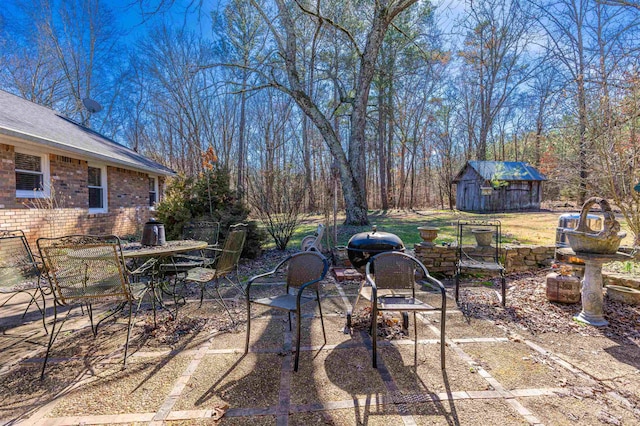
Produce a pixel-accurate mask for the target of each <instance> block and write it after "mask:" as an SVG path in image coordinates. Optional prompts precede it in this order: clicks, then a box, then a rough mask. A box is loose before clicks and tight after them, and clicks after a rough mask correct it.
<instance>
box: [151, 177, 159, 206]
mask: <svg viewBox="0 0 640 426" xmlns="http://www.w3.org/2000/svg"><path fill="white" fill-rule="evenodd" d="M157 202H158V179H157V178H155V177H153V176H149V207H153V206H155V205H156V203H157Z"/></svg>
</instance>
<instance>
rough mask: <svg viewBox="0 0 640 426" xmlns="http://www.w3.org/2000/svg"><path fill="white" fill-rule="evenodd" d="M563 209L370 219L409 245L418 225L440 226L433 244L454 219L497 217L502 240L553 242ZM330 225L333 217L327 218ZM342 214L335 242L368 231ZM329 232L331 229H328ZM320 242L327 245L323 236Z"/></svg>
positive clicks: (294, 243) (299, 234) (305, 227)
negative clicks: (555, 210) (500, 226)
mask: <svg viewBox="0 0 640 426" xmlns="http://www.w3.org/2000/svg"><path fill="white" fill-rule="evenodd" d="M562 213H563V212H550V211H542V212H515V213H498V214H474V213H466V212H460V211H456V210H454V211H451V210H425V211H395V210H394V211H386V212H385V211H381V210H374V211H369V221H370V222H371V224H372V225H377V227H378V230H381V231H386V232H392V233H394V234H396V235H398V236H399V237H400V239H401V240H402V241H403V242H404V244H405V246H407V247H412V246H413V244H415V243H419V242H421V241H422V240H421V239H420V234H419V232H418V230H417V228H418V227H419V226H435V227H437V228H439V231H438V238H436V240H435V242H436V244H441V243H448V242H453V241H455V239H456V226H455V225H456V222H457V221H458V220H461V219H463V220H466V219H475V220H489V219H498V220H500V222H501V223H502V234H503V242H504V243H514V242H519V243H521V244H539V245H552V244H555V238H556V227H557V226H558V217H559V216H560V215H561V214H562ZM324 220H325V219H324V217H323V216H320V215H316V216H309V217H308V218H306V219H305V221H304V222H303V224H302V225H300V226H299V227H298V229H297V230H296V232H295V234H294V235H293V237H292V239H291V241H290V242H289V245H288V247H289V248H298V247H300V241H301V240H302V238H303V237H304V236H306V235H310V234H313V232H315V230H316V227H317V225H318V223H322V222H324ZM618 220H620V223H621V225H622V229H623V230H625V231H627V237H626V238H625V239H624V240H623V241H622V244H623V245H631V244H632V237H631V233H630V232H629V231H628V228H627V227H626V223H625V222H624V221H623V220H622V219H621V218H618ZM330 221H331V223H330V225H332V224H333V218H331V219H330ZM343 221H344V214H339V215H338V219H337V224H338V245H345V246H346V245H347V242H348V241H349V238H351V236H352V235H353V234H356V233H358V232H363V231H369V230H370V229H371V227H370V226H345V225H343V224H342V222H343ZM329 232H331V230H329ZM323 244H324V245H326V239H324V241H323ZM273 246H274V244H273V242H269V243H268V244H267V245H266V246H265V248H273Z"/></svg>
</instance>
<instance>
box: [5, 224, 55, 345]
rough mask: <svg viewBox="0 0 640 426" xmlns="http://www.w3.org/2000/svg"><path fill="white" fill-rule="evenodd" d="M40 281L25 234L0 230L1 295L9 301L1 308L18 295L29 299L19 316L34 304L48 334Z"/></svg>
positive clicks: (42, 287) (38, 271) (43, 295)
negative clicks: (4, 295) (7, 295)
mask: <svg viewBox="0 0 640 426" xmlns="http://www.w3.org/2000/svg"><path fill="white" fill-rule="evenodd" d="M41 279H42V275H41V273H40V268H39V267H38V265H37V264H36V261H35V259H34V256H33V253H32V252H31V248H30V247H29V243H28V242H27V239H26V237H25V235H24V232H22V231H19V230H2V231H0V293H2V294H10V296H9V298H8V299H6V300H5V301H4V302H2V304H0V308H1V307H3V306H5V305H6V304H7V303H9V301H10V300H11V299H13V298H14V297H15V296H17V295H18V294H21V293H24V294H26V295H28V296H29V297H30V300H29V303H28V304H27V307H26V308H25V310H24V312H23V313H22V318H24V317H25V315H26V314H27V311H28V310H29V308H30V307H31V305H32V304H35V305H36V307H37V308H38V310H39V311H40V314H41V315H42V326H43V327H44V331H45V333H47V325H46V322H45V314H46V299H45V291H44V290H45V288H44V286H43V285H42V283H41ZM38 299H40V300H41V301H42V306H40V304H39V303H38Z"/></svg>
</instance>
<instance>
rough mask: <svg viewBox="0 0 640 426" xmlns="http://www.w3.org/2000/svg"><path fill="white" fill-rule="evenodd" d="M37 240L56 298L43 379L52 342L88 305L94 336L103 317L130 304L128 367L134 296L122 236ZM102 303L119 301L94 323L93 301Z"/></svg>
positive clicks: (126, 342)
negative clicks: (79, 309) (74, 312)
mask: <svg viewBox="0 0 640 426" xmlns="http://www.w3.org/2000/svg"><path fill="white" fill-rule="evenodd" d="M36 243H37V245H38V250H39V252H40V256H41V257H42V260H43V262H44V266H45V270H46V272H47V275H48V277H49V283H50V286H51V290H52V293H53V300H54V304H53V325H52V328H51V334H50V337H49V344H48V345H47V352H46V355H45V358H44V362H43V364H42V373H41V375H40V378H41V379H42V378H43V377H44V371H45V368H46V366H47V361H48V359H49V353H50V351H51V347H52V346H53V342H54V341H55V339H56V338H57V336H58V334H59V333H60V330H62V327H63V326H64V323H65V321H66V320H67V319H68V317H69V314H70V313H71V311H72V310H73V308H74V307H76V306H82V307H86V308H87V312H88V315H89V320H90V322H91V330H92V332H93V335H94V337H95V336H96V335H97V333H98V327H99V325H100V324H101V323H102V322H103V321H104V320H106V319H107V318H109V317H111V316H113V315H115V314H116V313H117V312H119V311H120V310H122V309H123V308H124V306H125V305H127V304H128V305H129V313H128V324H127V336H126V340H125V347H124V359H123V366H126V362H127V351H128V349H129V336H130V334H131V324H132V321H131V317H132V311H133V309H132V305H133V303H134V301H135V298H134V296H133V294H132V291H131V286H130V284H129V281H128V278H127V273H126V267H125V263H124V258H123V257H122V245H121V243H120V239H119V238H118V237H116V236H114V235H107V236H89V235H70V236H66V237H59V238H39V239H38V240H37V242H36ZM100 302H103V303H114V302H117V303H118V306H117V308H116V309H112V310H110V311H109V312H108V313H107V314H106V315H105V316H103V318H101V319H100V320H99V321H98V322H97V323H94V315H93V304H94V303H100ZM63 306H68V307H69V310H68V311H67V314H66V315H65V317H64V319H63V320H62V323H61V324H60V326H59V328H58V329H57V330H56V326H57V322H58V308H59V307H63Z"/></svg>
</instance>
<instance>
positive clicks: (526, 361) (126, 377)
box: [0, 278, 640, 425]
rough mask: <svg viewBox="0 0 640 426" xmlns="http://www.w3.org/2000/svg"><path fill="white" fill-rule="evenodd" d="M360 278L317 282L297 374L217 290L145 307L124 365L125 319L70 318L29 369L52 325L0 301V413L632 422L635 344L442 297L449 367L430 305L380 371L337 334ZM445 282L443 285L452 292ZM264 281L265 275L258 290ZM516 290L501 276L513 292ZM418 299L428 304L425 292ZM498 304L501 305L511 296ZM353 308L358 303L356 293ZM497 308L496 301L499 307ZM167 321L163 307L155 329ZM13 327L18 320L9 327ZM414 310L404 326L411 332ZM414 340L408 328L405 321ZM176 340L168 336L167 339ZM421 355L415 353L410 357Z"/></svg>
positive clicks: (55, 419)
mask: <svg viewBox="0 0 640 426" xmlns="http://www.w3.org/2000/svg"><path fill="white" fill-rule="evenodd" d="M357 288H358V283H357V282H353V281H346V282H343V283H338V282H336V281H335V280H334V279H333V278H329V279H327V280H326V281H325V283H324V285H323V293H324V294H325V296H326V297H325V298H324V299H323V312H324V314H325V325H326V331H327V340H328V341H327V344H326V345H324V346H323V342H322V332H321V328H320V319H319V317H318V316H317V312H315V311H312V310H310V311H308V312H307V313H306V316H305V318H304V320H303V341H302V352H301V359H300V370H299V371H298V372H293V371H292V365H293V356H292V354H291V346H292V334H291V333H290V332H288V326H287V321H286V317H285V316H282V315H281V314H279V313H277V312H275V311H273V312H272V311H267V310H262V311H261V310H260V309H259V308H257V309H256V310H255V311H253V312H255V322H253V321H252V322H253V324H254V326H253V327H252V329H253V331H252V336H251V337H252V339H251V350H250V352H249V354H248V355H246V356H245V355H244V353H243V352H244V339H245V328H244V325H245V322H246V318H245V317H244V315H245V311H246V310H245V307H244V305H243V304H242V303H239V304H236V305H235V307H234V309H232V312H233V313H234V315H236V317H237V322H238V326H237V327H230V321H229V320H228V318H226V317H225V315H226V314H225V313H224V311H222V309H221V308H220V307H219V305H218V304H217V303H215V302H214V301H206V302H205V304H204V305H203V307H202V308H200V309H198V303H193V302H195V301H196V300H197V297H194V298H193V302H192V301H191V300H189V302H188V303H187V304H186V305H185V306H183V307H182V308H181V309H180V311H179V315H178V322H179V323H181V324H182V328H181V329H179V330H177V331H172V332H170V333H169V332H167V334H166V335H165V337H166V336H169V335H170V336H172V338H171V339H166V338H158V336H160V335H161V334H162V333H158V332H157V330H153V329H152V327H150V322H149V318H150V315H149V312H148V311H144V312H141V313H140V314H139V315H138V317H137V319H136V324H135V326H134V328H133V334H132V340H131V347H130V356H129V358H128V364H127V368H126V369H124V370H123V369H122V347H123V343H124V332H125V330H126V321H125V319H124V318H122V317H120V318H118V320H117V321H116V322H115V323H114V322H113V321H111V322H108V323H107V324H105V325H104V326H102V327H101V329H100V330H99V333H98V337H97V338H96V339H95V340H94V339H93V338H92V337H91V331H90V328H89V327H88V318H87V317H86V316H81V315H79V312H78V315H76V316H74V317H73V319H72V320H70V322H69V323H68V324H67V325H65V328H64V330H63V333H62V334H61V335H60V336H59V341H56V344H54V346H53V349H52V359H51V360H50V361H49V364H48V366H47V372H46V377H45V379H44V380H43V381H40V380H39V372H40V369H41V366H42V364H41V363H42V358H41V357H42V356H43V354H44V349H45V347H46V342H47V340H46V339H47V336H46V335H45V334H44V332H43V329H42V323H41V322H39V320H38V313H37V311H36V312H33V311H32V312H30V313H29V314H28V316H27V318H26V321H27V323H26V324H21V322H22V319H21V309H24V306H25V305H24V304H23V303H24V302H26V300H21V301H18V302H16V303H11V304H10V306H9V307H5V308H3V309H2V311H0V329H1V330H2V331H3V334H2V335H1V336H0V350H1V351H2V366H1V370H0V386H1V388H2V392H1V394H0V423H3V424H29V425H77V424H83V425H90V424H151V425H161V424H168V425H174V424H175V425H179V424H184V425H186V424H230V425H233V424H247V425H249V424H250V425H262V424H269V425H270V424H278V425H286V424H291V425H309V424H336V425H356V424H371V425H378V424H380V425H415V424H417V425H426V424H442V425H485V424H495V425H528V424H530V425H538V424H548V425H562V424H567V425H569V424H581V425H599V424H604V425H606V424H618V425H631V424H638V422H639V421H640V411H639V408H640V407H639V406H638V401H640V385H639V383H640V374H639V370H638V368H640V350H639V349H638V346H637V344H636V343H634V342H627V344H624V343H622V344H621V343H620V342H616V341H614V340H612V339H609V338H607V337H604V336H595V337H594V336H581V335H575V334H572V335H567V334H562V333H546V334H539V335H535V336H534V335H532V334H529V333H528V332H527V331H526V330H524V329H523V330H522V332H518V331H517V329H514V327H511V326H510V325H509V324H504V323H502V324H500V323H496V322H494V321H491V320H488V319H483V318H470V317H465V316H464V315H463V313H462V312H461V311H460V310H459V309H457V307H456V306H455V303H454V302H453V301H452V300H451V299H450V300H449V301H448V309H449V310H448V312H447V324H446V332H447V350H446V351H447V353H446V357H447V359H446V363H447V368H446V371H442V370H441V369H440V366H439V355H440V354H439V345H438V343H439V341H438V336H439V327H440V323H439V313H437V312H434V313H433V314H431V315H429V314H425V315H419V323H420V324H419V328H418V333H419V338H420V344H419V347H418V355H417V360H415V359H414V349H413V340H412V339H411V338H405V339H394V340H390V341H383V338H380V343H381V345H380V356H379V358H378V365H379V366H378V369H374V368H372V366H371V339H370V336H369V335H368V333H367V332H366V330H364V327H355V328H354V330H353V331H352V333H351V334H345V333H344V332H343V331H344V326H345V312H346V310H347V309H348V308H349V307H350V306H351V303H353V301H354V299H355V294H356V291H357ZM449 290H451V289H449ZM262 291H264V292H265V293H268V292H269V291H270V287H269V286H268V285H267V286H264V288H263V290H262ZM514 291H517V288H515V287H514V286H512V288H510V290H509V292H510V293H511V292H514ZM426 298H427V299H430V298H433V299H432V300H433V302H435V301H436V300H437V296H435V295H427V296H426ZM508 304H509V303H508V302H507V305H508ZM361 306H362V307H364V306H365V305H364V304H362V305H361ZM494 309H502V308H500V307H499V306H495V307H494ZM175 322H176V321H170V320H168V319H167V314H166V312H163V313H161V321H160V324H159V330H163V327H165V328H166V327H169V326H170V325H171V324H172V323H175ZM18 324H20V325H18ZM412 327H413V322H411V323H410V329H411V328H412ZM409 335H410V336H412V335H413V331H412V330H410V333H409ZM175 336H178V337H179V338H175ZM416 361H417V362H416Z"/></svg>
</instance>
